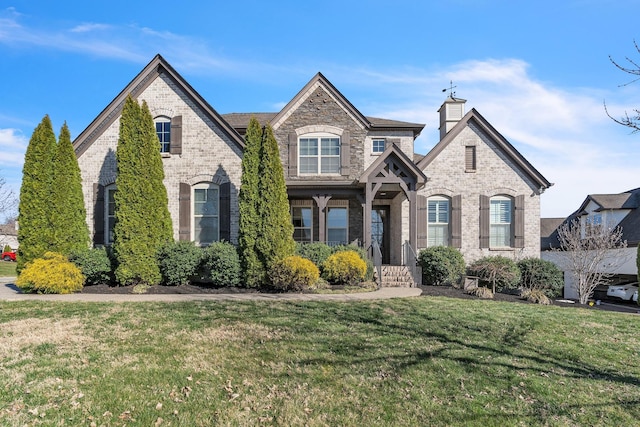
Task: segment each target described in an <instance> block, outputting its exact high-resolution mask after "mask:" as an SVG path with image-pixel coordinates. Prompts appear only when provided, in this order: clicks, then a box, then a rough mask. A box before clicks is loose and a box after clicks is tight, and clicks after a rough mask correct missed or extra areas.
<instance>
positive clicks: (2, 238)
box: [0, 222, 18, 251]
mask: <svg viewBox="0 0 640 427" xmlns="http://www.w3.org/2000/svg"><path fill="white" fill-rule="evenodd" d="M6 245H9V246H11V249H13V250H14V251H15V250H16V249H18V227H17V222H14V223H11V224H2V225H0V251H1V250H2V249H3V248H4V247H5V246H6Z"/></svg>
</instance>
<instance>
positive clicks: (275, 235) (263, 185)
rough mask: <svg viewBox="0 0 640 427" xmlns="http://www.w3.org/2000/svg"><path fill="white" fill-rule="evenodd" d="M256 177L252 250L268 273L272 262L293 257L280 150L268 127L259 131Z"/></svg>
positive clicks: (291, 224) (291, 229)
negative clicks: (256, 230)
mask: <svg viewBox="0 0 640 427" xmlns="http://www.w3.org/2000/svg"><path fill="white" fill-rule="evenodd" d="M258 175H259V177H260V179H259V182H258V194H259V195H260V197H259V198H258V217H259V218H260V221H261V226H260V228H259V233H258V238H257V240H256V249H257V251H258V257H259V259H260V260H261V261H262V264H263V265H264V267H265V269H266V271H268V270H269V268H271V266H272V265H273V263H274V262H275V261H276V260H278V259H282V258H284V257H287V256H289V255H293V253H294V251H295V247H296V243H295V241H294V240H293V223H292V222H291V213H290V211H289V199H288V197H287V186H286V184H285V181H284V171H283V169H282V162H281V160H280V151H279V150H278V142H277V141H276V138H275V137H274V135H273V130H272V129H271V126H269V125H267V126H266V127H265V129H264V131H263V137H262V150H260V167H259V172H258Z"/></svg>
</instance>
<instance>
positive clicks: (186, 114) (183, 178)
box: [78, 75, 242, 242]
mask: <svg viewBox="0 0 640 427" xmlns="http://www.w3.org/2000/svg"><path fill="white" fill-rule="evenodd" d="M142 100H145V101H147V104H148V105H149V110H150V111H151V114H152V115H153V116H154V117H155V116H158V115H167V116H169V117H171V116H179V115H181V116H182V154H181V155H168V154H164V155H163V159H162V162H163V164H164V170H165V180H164V184H165V186H166V188H167V195H168V198H169V212H170V213H171V219H172V222H173V234H174V238H175V239H176V240H177V239H178V220H179V217H178V215H179V212H178V194H179V184H180V182H187V183H190V184H196V183H197V182H201V181H203V180H209V181H212V182H217V183H223V182H227V181H230V182H231V184H232V190H231V217H232V219H231V238H232V241H233V242H235V241H236V239H237V235H238V203H237V197H238V190H239V188H240V175H241V162H242V152H241V150H240V148H239V147H238V146H237V145H236V143H235V142H233V141H231V140H229V139H228V137H227V136H226V135H225V134H224V133H223V132H222V131H221V130H220V129H218V128H217V127H216V125H215V124H214V123H213V122H212V121H211V120H209V118H207V116H206V115H205V114H204V113H203V112H202V111H200V110H199V109H198V107H197V105H196V104H195V103H193V102H192V100H191V99H190V98H188V97H187V96H186V94H184V93H183V92H182V91H180V89H179V88H178V87H177V86H176V85H174V84H173V82H172V81H171V80H169V79H165V78H163V75H161V76H160V77H159V78H156V79H155V80H154V81H153V82H152V83H151V84H150V85H149V87H147V88H146V89H145V90H144V92H143V93H142V94H141V95H140V96H139V97H138V101H139V102H142ZM119 125H120V121H119V119H118V120H115V121H114V123H113V124H111V126H109V127H108V128H107V129H105V131H104V132H103V133H102V135H100V136H99V137H98V138H97V139H96V140H95V141H94V142H93V144H92V145H91V146H90V147H89V148H88V149H87V150H86V151H85V152H84V153H82V154H81V155H80V157H79V158H78V163H79V165H80V171H81V175H82V185H83V193H84V200H85V206H86V209H87V222H88V225H89V230H90V233H91V235H93V205H92V203H93V184H94V183H100V184H102V185H108V184H110V183H113V182H114V181H115V172H116V163H115V150H116V147H117V144H118V133H119ZM141 179H144V177H141Z"/></svg>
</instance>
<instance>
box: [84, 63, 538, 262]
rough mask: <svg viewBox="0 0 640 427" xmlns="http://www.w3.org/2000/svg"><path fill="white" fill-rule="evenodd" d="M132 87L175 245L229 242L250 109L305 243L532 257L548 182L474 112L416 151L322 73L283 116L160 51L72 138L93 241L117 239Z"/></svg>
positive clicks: (446, 121)
mask: <svg viewBox="0 0 640 427" xmlns="http://www.w3.org/2000/svg"><path fill="white" fill-rule="evenodd" d="M128 94H131V95H132V96H133V97H134V98H136V99H138V100H139V101H142V100H145V101H146V102H147V104H148V105H149V108H150V110H151V113H152V115H153V116H154V121H155V123H156V130H157V133H158V137H159V140H160V151H161V154H162V159H163V164H164V168H165V181H164V183H165V186H166V188H167V193H168V197H169V211H170V213H171V217H172V220H173V224H174V237H175V238H176V239H180V240H193V241H195V242H196V243H198V244H201V245H206V244H208V243H210V242H212V241H216V240H223V239H224V240H228V241H231V242H236V241H237V236H238V203H237V200H238V192H239V190H240V188H239V187H240V175H241V161H242V152H243V147H244V140H243V136H244V133H245V131H246V126H247V124H248V122H249V119H250V117H251V116H252V115H253V116H255V117H257V118H258V119H259V120H260V122H261V123H262V124H267V123H269V124H270V125H271V126H272V127H273V130H274V134H275V136H276V139H277V140H278V144H279V149H280V155H281V159H282V164H283V167H284V172H285V179H286V184H287V189H288V194H289V200H290V204H291V215H292V221H293V224H294V229H295V231H294V237H295V239H296V240H298V241H300V242H316V241H321V242H328V243H330V244H337V243H351V242H358V243H359V244H362V245H364V246H365V247H369V246H370V245H371V244H372V242H374V241H375V242H378V243H379V244H380V246H381V248H382V254H383V261H384V262H385V263H388V264H396V265H400V264H402V263H403V262H405V256H404V254H405V253H407V249H408V248H411V249H412V250H413V252H417V251H418V250H419V249H420V248H422V247H426V246H427V245H430V244H449V245H453V246H456V247H459V248H460V249H461V250H462V252H463V253H464V254H465V257H466V258H467V261H470V260H472V259H476V258H478V257H480V256H482V255H484V254H488V253H489V251H492V250H496V251H499V252H500V253H504V252H505V251H508V252H509V253H514V254H516V253H517V254H524V255H533V256H535V255H537V254H539V225H538V224H539V196H540V194H541V193H542V191H544V189H546V188H548V187H549V186H550V185H551V184H550V183H549V182H548V181H547V180H546V179H545V178H544V177H542V175H540V173H539V172H538V171H536V170H535V168H533V167H532V166H531V165H530V164H529V163H528V162H527V161H526V160H525V159H524V158H523V157H522V156H521V155H520V154H519V153H518V152H517V150H515V148H514V147H513V146H512V145H511V144H509V142H507V141H506V140H505V139H504V138H503V137H502V136H501V135H500V134H499V133H498V132H497V131H495V129H493V127H492V126H491V125H490V124H489V123H488V122H487V121H486V120H485V119H484V118H482V116H480V114H479V113H477V112H476V111H475V110H472V111H471V112H469V113H468V114H466V115H464V114H462V113H463V110H464V103H463V102H462V101H461V100H459V99H453V98H451V99H448V100H447V101H446V102H445V104H444V105H443V107H442V109H441V118H442V123H443V128H441V131H442V137H441V141H440V142H439V143H438V144H437V145H436V146H435V147H434V149H433V150H432V151H431V152H430V153H428V154H427V156H425V157H422V156H417V155H414V141H415V139H416V138H417V136H418V135H419V134H420V132H421V131H422V129H423V128H424V125H423V124H416V123H408V122H402V121H396V120H388V119H380V118H373V117H367V116H365V115H363V114H362V113H361V112H360V111H358V109H357V108H356V107H354V106H353V105H352V104H351V103H350V102H349V100H348V99H346V98H345V97H344V96H343V95H342V94H341V93H340V92H339V91H338V90H337V89H336V88H335V87H334V86H333V85H332V84H331V83H330V82H329V81H328V80H327V79H326V78H325V77H324V76H323V75H322V74H320V73H318V74H317V75H316V76H314V77H313V78H312V79H311V81H309V83H307V85H305V86H304V87H303V88H302V90H300V91H299V92H298V93H297V95H295V96H294V97H293V99H292V100H291V101H290V102H289V103H288V104H287V105H286V106H285V107H284V108H283V109H282V110H281V111H280V112H275V113H232V114H225V115H220V114H218V113H217V112H216V111H215V110H214V109H213V108H212V107H211V106H210V105H209V104H208V103H207V102H206V100H204V99H203V98H202V97H201V96H200V95H199V94H198V93H197V92H196V91H195V90H194V89H193V88H192V87H191V86H190V85H189V84H188V83H187V82H186V81H185V80H184V79H183V78H182V77H181V76H180V75H179V74H178V73H177V72H176V70H174V69H173V68H172V67H171V66H170V65H169V64H168V63H167V62H166V61H165V60H164V59H163V58H162V57H161V56H160V55H158V56H156V57H155V58H154V59H153V60H152V61H151V62H150V63H149V64H148V65H147V66H146V67H145V68H144V69H143V70H142V71H141V72H140V74H138V76H136V77H135V78H134V79H133V80H132V82H131V83H130V84H129V85H127V87H125V88H124V89H123V91H122V92H121V93H120V94H119V95H118V96H117V97H116V98H115V99H114V100H113V101H112V102H111V103H110V104H109V105H108V106H107V107H106V108H105V109H104V110H103V111H102V113H100V115H99V116H98V117H97V118H96V119H95V120H94V121H93V122H92V123H91V124H90V125H89V126H88V127H87V129H85V130H84V131H83V132H82V133H81V134H80V135H79V136H78V138H76V140H75V141H74V147H75V149H76V153H77V155H78V162H79V165H80V169H81V174H82V180H83V191H84V197H85V204H86V207H87V222H88V224H89V228H90V232H91V235H92V236H93V242H94V244H96V245H101V244H109V243H110V242H111V240H112V233H111V231H112V229H113V221H114V216H113V208H114V203H113V192H114V191H115V176H116V163H115V150H116V147H117V140H118V129H119V117H120V113H121V109H122V104H123V101H124V99H125V98H126V96H127V95H128ZM470 156H472V157H470ZM416 159H419V161H416ZM141 179H144V177H141Z"/></svg>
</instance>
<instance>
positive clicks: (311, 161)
mask: <svg viewBox="0 0 640 427" xmlns="http://www.w3.org/2000/svg"><path fill="white" fill-rule="evenodd" d="M299 145H300V150H299V152H300V154H299V157H300V161H299V166H298V167H299V172H300V173H301V174H318V173H321V174H332V173H340V137H338V136H333V135H332V136H330V135H317V136H316V135H310V136H305V137H303V138H300V140H299Z"/></svg>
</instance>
